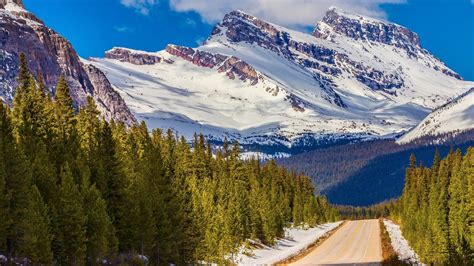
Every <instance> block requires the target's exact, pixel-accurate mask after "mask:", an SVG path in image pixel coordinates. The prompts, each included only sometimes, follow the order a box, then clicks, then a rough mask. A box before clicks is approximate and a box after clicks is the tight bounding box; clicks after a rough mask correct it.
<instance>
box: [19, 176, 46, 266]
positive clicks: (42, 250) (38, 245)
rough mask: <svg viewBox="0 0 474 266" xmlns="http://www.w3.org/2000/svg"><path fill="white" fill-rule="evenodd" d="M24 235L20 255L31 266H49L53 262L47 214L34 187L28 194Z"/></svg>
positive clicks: (44, 205)
mask: <svg viewBox="0 0 474 266" xmlns="http://www.w3.org/2000/svg"><path fill="white" fill-rule="evenodd" d="M20 222H22V223H24V235H23V238H22V239H21V247H20V249H21V253H22V255H24V256H25V257H26V258H28V260H29V261H31V263H32V264H33V265H50V264H51V263H52V261H53V252H52V250H51V241H52V238H53V236H52V232H51V225H50V218H49V212H48V208H47V206H46V204H45V203H44V201H43V198H42V197H41V194H40V192H39V190H38V188H37V187H36V186H34V185H33V186H32V188H31V190H30V192H29V202H28V207H27V209H26V212H25V217H24V220H22V221H20Z"/></svg>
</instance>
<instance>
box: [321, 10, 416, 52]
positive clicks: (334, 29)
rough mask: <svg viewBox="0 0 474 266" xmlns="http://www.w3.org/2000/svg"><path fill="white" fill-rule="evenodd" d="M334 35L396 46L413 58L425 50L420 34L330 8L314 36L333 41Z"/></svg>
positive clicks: (395, 25) (392, 24)
mask: <svg viewBox="0 0 474 266" xmlns="http://www.w3.org/2000/svg"><path fill="white" fill-rule="evenodd" d="M334 34H338V35H343V36H346V37H349V38H352V39H355V40H362V41H371V42H378V43H383V44H388V45H392V46H396V47H398V48H401V49H404V50H406V51H407V52H408V53H409V54H410V55H412V56H416V54H417V52H418V51H420V50H423V49H422V48H421V45H420V38H419V37H418V34H416V33H414V32H412V31H411V30H409V29H407V28H405V27H402V26H400V25H397V24H395V23H390V22H386V21H382V20H379V19H375V18H370V17H366V16H362V15H359V14H355V13H351V12H347V11H344V10H341V9H340V8H337V7H331V8H329V10H328V11H327V12H326V14H325V16H324V18H323V19H322V21H320V22H318V23H317V24H316V27H315V29H314V31H313V36H315V37H317V38H322V39H331V38H332V35H334Z"/></svg>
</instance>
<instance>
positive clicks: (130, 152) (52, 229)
mask: <svg viewBox="0 0 474 266" xmlns="http://www.w3.org/2000/svg"><path fill="white" fill-rule="evenodd" d="M21 58H22V62H21V69H20V76H19V78H18V83H19V87H18V89H17V94H16V97H15V99H14V105H13V112H10V111H9V108H8V107H6V106H4V105H1V104H0V217H1V218H2V219H0V254H2V255H3V254H6V255H7V256H8V258H9V259H10V260H20V259H23V258H27V259H28V260H29V261H30V262H31V263H32V264H35V265H37V264H38V265H39V264H42V265H51V264H57V265H84V264H88V265H95V264H100V262H101V261H103V260H104V259H105V260H108V261H109V262H114V263H115V262H117V264H119V263H120V262H123V263H134V262H135V261H134V259H135V258H137V256H136V254H142V255H146V256H147V257H148V259H149V260H150V261H151V263H152V264H169V263H174V264H179V265H185V264H189V263H193V262H198V261H207V262H216V263H228V261H227V260H228V258H229V257H228V255H232V254H235V253H236V252H237V251H238V248H239V247H240V246H241V245H242V244H244V242H245V241H247V240H248V239H254V240H259V241H261V242H263V243H267V244H271V243H273V242H274V241H275V239H276V238H277V237H283V236H284V227H286V226H291V225H292V224H293V225H310V226H315V225H317V224H319V223H324V222H326V221H333V220H336V219H337V218H338V217H337V212H336V210H335V209H334V208H332V207H331V206H330V205H329V203H328V202H327V200H326V199H325V198H324V197H321V196H315V195H314V188H313V186H312V184H311V181H310V179H309V178H308V177H306V176H304V175H297V174H295V173H290V172H288V171H286V170H285V169H284V168H282V167H279V166H277V165H276V164H275V162H273V161H271V162H268V163H267V164H265V165H261V164H260V162H259V161H258V160H256V159H252V160H247V161H243V160H241V159H240V158H239V156H240V147H239V145H238V143H233V145H229V144H228V143H227V142H226V143H225V144H224V147H223V149H220V150H219V149H218V150H217V151H215V154H213V152H212V149H211V146H210V145H209V144H207V143H206V140H205V138H204V137H203V136H202V135H196V136H195V137H194V141H193V143H192V145H190V144H189V143H188V142H187V141H186V140H185V139H184V138H178V137H177V136H175V135H174V133H173V131H171V130H169V131H168V132H167V133H166V134H163V133H162V132H161V131H160V130H154V131H153V132H151V134H150V132H148V129H147V127H146V125H145V123H142V124H140V125H136V126H133V127H131V128H126V127H125V126H124V125H123V124H121V123H115V122H114V121H111V122H110V123H109V122H107V121H104V120H102V119H101V118H100V113H99V111H98V110H97V107H96V105H95V103H94V101H93V99H92V98H88V100H87V104H86V106H84V107H83V108H81V109H80V110H79V112H78V113H77V114H76V113H75V109H74V106H73V101H72V99H71V97H70V92H69V88H68V85H67V82H66V80H65V78H64V77H63V76H61V77H60V79H59V80H58V83H57V85H56V93H55V96H54V99H51V97H50V96H49V95H47V94H46V93H45V91H46V89H45V86H44V84H43V81H42V80H41V74H38V75H39V77H40V79H39V81H38V82H37V81H36V80H35V79H34V78H33V76H32V75H31V74H30V73H29V71H28V69H27V64H26V59H25V58H24V56H21ZM136 262H140V260H137V261H136Z"/></svg>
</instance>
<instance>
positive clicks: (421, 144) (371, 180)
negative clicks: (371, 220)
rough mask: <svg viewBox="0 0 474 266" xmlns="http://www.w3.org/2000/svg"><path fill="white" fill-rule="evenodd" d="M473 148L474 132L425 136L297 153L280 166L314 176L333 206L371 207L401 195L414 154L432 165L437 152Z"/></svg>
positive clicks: (317, 184)
mask: <svg viewBox="0 0 474 266" xmlns="http://www.w3.org/2000/svg"><path fill="white" fill-rule="evenodd" d="M440 139H441V140H443V141H442V142H440ZM472 145H474V129H471V130H468V131H464V132H461V133H457V134H452V133H447V134H443V135H441V136H436V137H435V136H424V137H423V138H420V139H418V140H417V141H416V142H415V143H407V144H403V145H399V144H397V143H396V142H395V141H394V140H388V139H386V140H373V141H363V142H358V143H352V144H346V145H340V146H337V147H329V148H325V149H317V150H313V151H309V152H306V153H301V154H297V155H294V156H291V157H289V158H283V159H278V160H277V163H278V164H280V165H283V166H285V167H286V168H288V169H294V170H295V171H297V172H304V173H305V174H307V175H308V176H310V177H311V178H312V180H313V183H314V184H315V186H316V187H317V188H318V189H319V190H320V192H321V193H322V194H324V195H327V196H328V198H329V199H330V201H331V202H332V203H336V204H343V205H344V204H349V205H371V204H375V203H379V202H381V201H384V200H388V199H391V198H396V197H398V196H400V194H401V190H402V188H403V185H404V177H405V168H406V167H407V166H408V159H409V157H410V154H411V153H414V154H415V156H416V157H417V159H418V160H419V161H423V164H424V165H427V166H429V165H430V164H431V162H432V160H433V154H434V151H435V150H436V149H439V150H440V152H441V153H442V154H445V153H447V152H448V151H449V150H450V149H451V148H458V147H459V148H462V149H465V148H466V147H467V146H472Z"/></svg>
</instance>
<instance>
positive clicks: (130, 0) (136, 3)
mask: <svg viewBox="0 0 474 266" xmlns="http://www.w3.org/2000/svg"><path fill="white" fill-rule="evenodd" d="M120 2H121V3H122V4H123V5H124V6H126V7H131V8H134V9H136V10H137V11H138V12H140V13H141V14H143V15H145V16H146V15H148V14H149V13H150V8H152V7H153V6H154V5H156V4H157V3H158V0H120Z"/></svg>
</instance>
